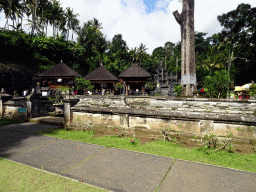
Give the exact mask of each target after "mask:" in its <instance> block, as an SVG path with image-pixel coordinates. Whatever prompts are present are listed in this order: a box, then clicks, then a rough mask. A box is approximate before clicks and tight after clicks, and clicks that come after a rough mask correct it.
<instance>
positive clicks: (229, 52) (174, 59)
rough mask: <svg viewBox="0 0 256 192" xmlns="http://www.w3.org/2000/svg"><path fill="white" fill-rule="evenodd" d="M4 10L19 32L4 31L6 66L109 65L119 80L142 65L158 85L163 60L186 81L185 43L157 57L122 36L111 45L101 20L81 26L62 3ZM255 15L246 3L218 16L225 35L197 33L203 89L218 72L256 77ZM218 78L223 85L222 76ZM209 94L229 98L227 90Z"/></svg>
mask: <svg viewBox="0 0 256 192" xmlns="http://www.w3.org/2000/svg"><path fill="white" fill-rule="evenodd" d="M0 11H3V12H4V13H5V16H6V19H7V21H8V19H11V20H12V21H13V25H12V29H13V31H10V30H7V29H9V25H7V24H8V22H6V25H5V26H4V28H2V30H1V31H0V46H1V50H2V52H1V55H2V56H1V58H0V62H1V63H5V64H17V65H19V66H24V67H27V68H29V69H30V70H32V71H33V73H36V72H38V71H44V70H47V69H49V68H50V67H52V66H53V65H55V64H57V63H59V62H60V60H63V62H64V63H65V64H67V65H68V66H70V67H71V68H72V69H73V70H75V71H76V72H78V73H79V74H81V75H82V76H85V75H86V74H88V73H90V72H91V71H93V70H94V69H96V68H97V67H99V66H100V65H104V66H105V67H106V68H107V69H108V70H109V71H110V72H111V73H112V74H113V75H115V76H116V77H117V76H118V75H119V74H120V73H121V72H122V71H123V70H125V69H126V68H128V67H129V66H130V65H132V64H133V63H137V64H139V65H140V66H142V67H143V68H145V69H146V70H147V71H148V72H149V73H150V74H151V77H152V81H153V80H154V74H155V73H156V69H157V67H158V65H159V62H160V61H163V64H164V65H165V66H166V67H167V69H168V73H173V74H174V75H177V76H178V79H180V75H181V42H177V43H172V42H166V43H165V44H164V45H163V46H160V47H157V48H155V49H154V51H153V52H152V54H151V55H149V54H147V53H146V50H147V47H146V45H145V44H142V43H141V44H140V45H139V46H138V47H135V48H131V49H130V48H129V47H128V46H127V43H126V41H125V40H124V39H123V37H122V35H121V34H116V35H114V37H113V38H112V40H111V41H107V40H106V36H105V35H104V34H103V33H102V23H100V22H99V21H98V20H97V19H96V18H93V19H92V20H90V21H87V22H86V23H84V24H83V25H82V26H79V20H77V19H76V17H77V15H78V14H74V13H73V11H72V10H71V9H70V8H67V9H66V10H64V9H63V8H62V7H61V4H60V3H59V1H57V0H52V1H48V0H37V1H35V0H28V1H19V0H17V1H16V0H15V1H14V0H7V1H0ZM25 15H27V16H29V20H30V21H29V23H30V26H31V33H30V34H26V33H25V32H24V31H23V30H22V28H21V27H22V25H21V23H22V19H23V17H24V16H25ZM255 16H256V8H252V7H251V6H250V5H249V4H243V3H242V4H240V5H239V6H238V7H237V9H236V10H233V11H230V12H228V13H226V14H223V15H220V16H218V21H219V22H220V24H221V26H222V27H223V30H222V31H221V32H220V33H218V34H214V35H212V36H211V37H208V38H206V37H205V36H206V35H207V33H202V32H195V52H196V67H197V74H196V75H197V82H198V85H197V87H198V88H201V87H203V86H205V85H206V79H208V81H210V80H209V79H212V81H213V79H214V78H215V80H216V78H217V77H216V74H222V71H223V70H224V71H225V78H227V79H228V81H232V80H234V81H235V85H243V84H245V83H249V82H250V81H251V80H254V79H255V74H254V71H255V70H256V66H255V65H254V63H256V54H255V51H256V48H255V43H256V41H255V39H256V38H255V31H256V19H255V18H256V17H255ZM48 25H51V26H53V27H54V30H53V37H46V34H47V27H48ZM69 31H71V32H72V35H73V33H77V35H78V38H77V41H78V43H76V42H73V36H72V40H71V41H70V40H69ZM9 53H12V54H9ZM216 71H217V72H216ZM217 80H218V81H222V79H221V78H217ZM225 86H226V85H225ZM210 89H211V88H210ZM218 89H223V88H218ZM223 90H225V89H223ZM222 92H223V93H222ZM209 94H210V95H209V96H211V97H225V94H224V91H215V92H212V93H209Z"/></svg>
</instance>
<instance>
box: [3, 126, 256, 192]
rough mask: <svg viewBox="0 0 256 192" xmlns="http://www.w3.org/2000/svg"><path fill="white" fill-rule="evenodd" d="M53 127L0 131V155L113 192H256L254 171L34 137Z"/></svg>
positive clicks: (7, 127) (21, 127)
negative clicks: (37, 132)
mask: <svg viewBox="0 0 256 192" xmlns="http://www.w3.org/2000/svg"><path fill="white" fill-rule="evenodd" d="M54 127H56V126H54V125H46V124H36V123H32V122H27V123H22V124H18V125H9V126H2V127H0V157H4V158H6V159H10V160H13V161H16V162H19V163H23V164H26V165H29V166H31V167H35V168H39V169H40V168H41V167H44V170H46V171H49V172H52V173H57V174H60V175H62V176H65V177H68V178H72V179H75V180H79V181H80V180H82V181H83V182H84V183H88V184H91V185H94V186H97V187H100V188H104V189H107V190H111V191H132V192H134V191H139V192H142V191H146V192H150V191H152V192H153V191H155V190H156V189H157V187H158V186H159V185H160V184H161V186H160V188H159V189H158V191H162V192H166V191H175V192H177V191H225V192H227V191H254V192H255V191H256V174H255V173H251V172H246V171H239V170H234V169H228V168H223V167H217V166H212V165H206V164H201V163H195V162H189V161H183V160H175V159H173V158H169V157H161V156H157V155H150V154H145V153H140V152H133V151H128V150H122V149H116V148H106V147H105V146H100V145H93V144H88V143H82V142H76V141H70V140H65V139H58V138H52V137H47V136H40V135H34V134H33V133H34V132H36V131H42V130H45V129H50V128H54Z"/></svg>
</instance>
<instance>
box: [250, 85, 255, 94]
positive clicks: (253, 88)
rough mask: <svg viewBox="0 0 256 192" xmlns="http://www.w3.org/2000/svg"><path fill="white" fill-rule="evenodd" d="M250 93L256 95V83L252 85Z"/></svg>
mask: <svg viewBox="0 0 256 192" xmlns="http://www.w3.org/2000/svg"><path fill="white" fill-rule="evenodd" d="M249 93H250V95H251V96H255V95H256V85H255V84H253V85H251V86H250V88H249Z"/></svg>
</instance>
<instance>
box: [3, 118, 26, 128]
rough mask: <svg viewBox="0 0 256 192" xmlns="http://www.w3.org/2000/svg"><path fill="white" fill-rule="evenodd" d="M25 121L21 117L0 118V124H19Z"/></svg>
mask: <svg viewBox="0 0 256 192" xmlns="http://www.w3.org/2000/svg"><path fill="white" fill-rule="evenodd" d="M24 122H25V121H24V120H19V119H5V118H1V119H0V126H4V125H12V124H19V123H24Z"/></svg>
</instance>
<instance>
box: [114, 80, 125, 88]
mask: <svg viewBox="0 0 256 192" xmlns="http://www.w3.org/2000/svg"><path fill="white" fill-rule="evenodd" d="M116 86H117V87H118V88H119V89H123V87H124V86H123V85H122V83H120V82H118V83H117V84H116Z"/></svg>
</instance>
